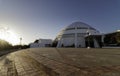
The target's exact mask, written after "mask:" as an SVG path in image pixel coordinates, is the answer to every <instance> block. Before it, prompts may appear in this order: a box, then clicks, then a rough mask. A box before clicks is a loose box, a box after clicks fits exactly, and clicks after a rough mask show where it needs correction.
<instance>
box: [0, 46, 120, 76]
mask: <svg viewBox="0 0 120 76" xmlns="http://www.w3.org/2000/svg"><path fill="white" fill-rule="evenodd" d="M0 76H120V49H105V48H104V49H100V48H98V49H86V48H33V49H25V50H19V51H16V52H13V53H9V54H7V55H4V56H1V57H0Z"/></svg>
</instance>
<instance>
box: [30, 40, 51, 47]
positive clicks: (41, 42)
mask: <svg viewBox="0 0 120 76" xmlns="http://www.w3.org/2000/svg"><path fill="white" fill-rule="evenodd" d="M51 46H52V40H51V39H39V40H37V41H36V42H34V43H31V44H30V48H39V47H51Z"/></svg>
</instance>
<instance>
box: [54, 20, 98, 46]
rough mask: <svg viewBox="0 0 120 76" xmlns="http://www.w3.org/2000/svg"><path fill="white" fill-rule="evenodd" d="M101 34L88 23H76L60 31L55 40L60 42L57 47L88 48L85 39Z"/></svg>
mask: <svg viewBox="0 0 120 76" xmlns="http://www.w3.org/2000/svg"><path fill="white" fill-rule="evenodd" d="M99 34H100V32H99V31H98V30H96V29H95V28H93V27H91V26H90V25H88V24H86V23H83V22H74V23H72V24H70V25H69V26H67V27H66V28H64V29H63V30H62V31H60V33H59V34H58V35H57V37H56V39H55V40H56V41H58V43H57V47H70V46H74V47H76V48H77V47H86V44H85V37H86V36H88V35H99ZM96 46H97V45H96Z"/></svg>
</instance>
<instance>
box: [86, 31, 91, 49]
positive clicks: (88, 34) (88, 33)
mask: <svg viewBox="0 0 120 76" xmlns="http://www.w3.org/2000/svg"><path fill="white" fill-rule="evenodd" d="M86 33H87V36H88V46H87V48H88V49H89V48H90V38H89V36H90V32H89V29H88V30H87V32H86Z"/></svg>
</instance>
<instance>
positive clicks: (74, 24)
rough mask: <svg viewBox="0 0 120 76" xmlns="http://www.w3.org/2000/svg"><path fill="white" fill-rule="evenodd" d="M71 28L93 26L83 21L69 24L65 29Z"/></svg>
mask: <svg viewBox="0 0 120 76" xmlns="http://www.w3.org/2000/svg"><path fill="white" fill-rule="evenodd" d="M69 28H88V29H89V28H92V27H91V26H90V25H88V24H86V23H83V22H74V23H72V24H70V25H69V26H67V27H66V28H65V29H69ZM93 29H94V28H93ZM94 30H95V29H94Z"/></svg>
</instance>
